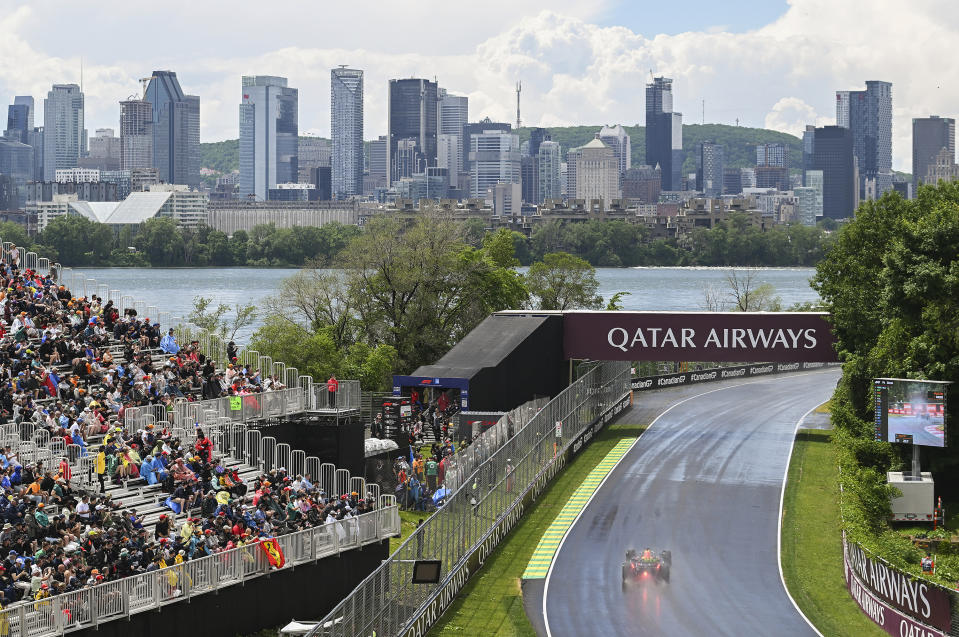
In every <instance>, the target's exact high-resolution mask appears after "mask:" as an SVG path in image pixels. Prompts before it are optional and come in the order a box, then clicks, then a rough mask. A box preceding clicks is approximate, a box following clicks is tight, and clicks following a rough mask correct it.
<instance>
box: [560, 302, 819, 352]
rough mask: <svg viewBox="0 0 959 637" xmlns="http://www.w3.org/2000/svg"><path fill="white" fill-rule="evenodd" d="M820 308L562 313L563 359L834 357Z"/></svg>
mask: <svg viewBox="0 0 959 637" xmlns="http://www.w3.org/2000/svg"><path fill="white" fill-rule="evenodd" d="M827 319H828V314H825V313H822V312H684V313H670V312H566V313H564V315H563V346H564V350H565V354H566V358H587V359H592V360H624V361H643V360H674V361H684V360H693V361H730V360H763V361H772V362H800V363H802V362H822V363H832V362H835V361H836V360H837V359H836V352H835V350H834V348H833V343H834V341H835V339H834V338H833V334H832V330H831V328H830V325H829V322H828V320H827Z"/></svg>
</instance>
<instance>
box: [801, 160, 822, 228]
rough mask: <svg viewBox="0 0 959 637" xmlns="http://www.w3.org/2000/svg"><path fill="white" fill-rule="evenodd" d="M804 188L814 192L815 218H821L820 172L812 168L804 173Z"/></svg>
mask: <svg viewBox="0 0 959 637" xmlns="http://www.w3.org/2000/svg"><path fill="white" fill-rule="evenodd" d="M804 187H805V188H812V189H813V190H815V191H816V208H815V210H816V218H817V220H818V218H819V217H822V195H823V190H822V188H823V173H822V171H821V170H814V169H812V168H810V169H809V171H808V172H807V173H806V185H805V186H804Z"/></svg>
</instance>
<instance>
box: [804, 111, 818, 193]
mask: <svg viewBox="0 0 959 637" xmlns="http://www.w3.org/2000/svg"><path fill="white" fill-rule="evenodd" d="M815 147H816V127H815V126H811V125H809V124H807V125H806V130H804V131H803V134H802V172H803V182H802V183H803V186H806V185H808V184H807V183H806V171H807V170H812V160H813V151H814V150H815Z"/></svg>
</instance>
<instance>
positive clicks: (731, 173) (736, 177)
mask: <svg viewBox="0 0 959 637" xmlns="http://www.w3.org/2000/svg"><path fill="white" fill-rule="evenodd" d="M742 191H743V174H742V172H741V171H740V170H739V169H738V168H724V169H723V194H724V195H738V194H741V193H742Z"/></svg>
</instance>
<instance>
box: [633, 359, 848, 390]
mask: <svg viewBox="0 0 959 637" xmlns="http://www.w3.org/2000/svg"><path fill="white" fill-rule="evenodd" d="M834 365H839V363H741V364H737V365H734V366H726V367H716V368H713V369H703V370H693V371H686V372H678V373H675V374H661V375H659V376H646V377H642V376H641V377H633V379H632V380H631V387H632V388H633V391H648V390H653V389H664V388H668V387H676V386H677V385H694V384H697V383H708V382H712V381H717V380H726V379H730V378H753V377H756V376H769V375H771V374H784V373H787V372H803V371H808V370H811V369H822V368H824V367H832V366H834Z"/></svg>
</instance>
